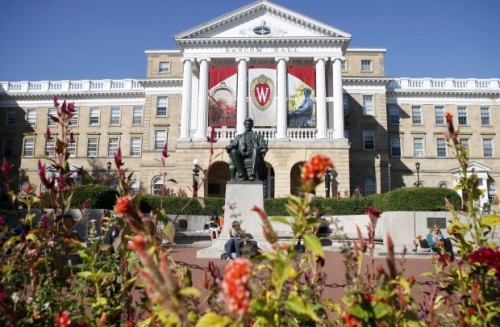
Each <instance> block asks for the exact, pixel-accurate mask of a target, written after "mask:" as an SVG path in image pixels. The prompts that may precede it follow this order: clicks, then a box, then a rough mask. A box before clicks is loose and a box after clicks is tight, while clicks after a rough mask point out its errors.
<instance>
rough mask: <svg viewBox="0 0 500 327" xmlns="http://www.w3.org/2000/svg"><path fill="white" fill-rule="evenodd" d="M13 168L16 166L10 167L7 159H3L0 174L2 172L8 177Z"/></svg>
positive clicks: (11, 165)
mask: <svg viewBox="0 0 500 327" xmlns="http://www.w3.org/2000/svg"><path fill="white" fill-rule="evenodd" d="M12 168H14V164H10V165H9V162H8V161H7V159H5V158H3V160H2V168H0V172H2V173H4V174H5V175H7V174H8V173H9V172H10V171H11V169H12Z"/></svg>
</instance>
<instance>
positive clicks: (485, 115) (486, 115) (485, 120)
mask: <svg viewBox="0 0 500 327" xmlns="http://www.w3.org/2000/svg"><path fill="white" fill-rule="evenodd" d="M489 124H490V108H489V107H481V125H483V126H488V125H489Z"/></svg>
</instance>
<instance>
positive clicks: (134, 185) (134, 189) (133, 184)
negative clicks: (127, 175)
mask: <svg viewBox="0 0 500 327" xmlns="http://www.w3.org/2000/svg"><path fill="white" fill-rule="evenodd" d="M128 186H129V187H130V189H131V190H132V192H133V194H137V193H139V189H140V186H139V183H138V182H137V181H132V182H130V184H128Z"/></svg>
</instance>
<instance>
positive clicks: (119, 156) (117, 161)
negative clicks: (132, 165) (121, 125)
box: [115, 146, 124, 169]
mask: <svg viewBox="0 0 500 327" xmlns="http://www.w3.org/2000/svg"><path fill="white" fill-rule="evenodd" d="M123 165H124V164H123V162H122V147H121V146H119V147H118V151H116V153H115V166H116V168H118V169H120V167H121V166H123Z"/></svg>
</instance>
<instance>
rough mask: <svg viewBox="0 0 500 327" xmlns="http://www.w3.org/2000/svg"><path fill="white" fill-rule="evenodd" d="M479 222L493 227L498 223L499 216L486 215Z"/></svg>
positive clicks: (499, 220) (499, 222)
mask: <svg viewBox="0 0 500 327" xmlns="http://www.w3.org/2000/svg"><path fill="white" fill-rule="evenodd" d="M481 224H482V225H484V226H489V227H495V226H499V225H500V216H498V215H496V214H495V215H488V216H484V217H483V218H482V219H481Z"/></svg>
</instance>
